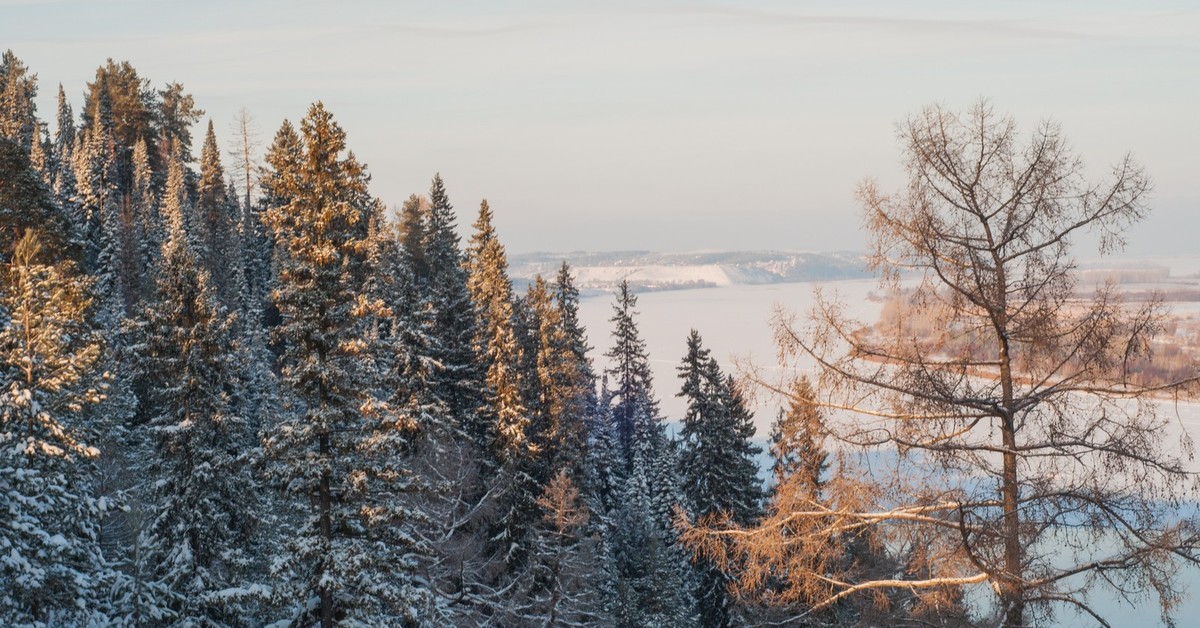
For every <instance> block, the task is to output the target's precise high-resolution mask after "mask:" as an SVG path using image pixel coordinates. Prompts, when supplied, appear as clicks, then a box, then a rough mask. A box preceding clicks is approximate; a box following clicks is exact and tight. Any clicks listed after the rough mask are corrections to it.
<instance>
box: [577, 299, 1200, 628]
mask: <svg viewBox="0 0 1200 628" xmlns="http://www.w3.org/2000/svg"><path fill="white" fill-rule="evenodd" d="M818 287H819V288H820V289H821V290H822V291H823V292H824V293H825V294H826V295H831V294H836V295H837V296H838V297H839V298H840V299H841V300H842V301H844V302H845V303H846V304H847V312H848V313H849V314H851V315H853V316H855V317H857V318H859V319H861V320H864V321H868V322H873V321H874V320H875V318H876V316H877V314H878V310H879V306H880V304H879V302H878V301H876V300H874V299H872V298H871V297H872V296H873V295H880V294H883V293H884V290H882V289H881V288H880V287H879V285H878V282H877V281H876V280H874V279H864V280H853V281H837V282H827V283H792V284H768V285H732V286H725V287H720V288H705V289H696V290H677V291H665V292H649V293H642V294H639V295H638V307H637V310H638V312H639V315H638V317H637V322H638V328H639V330H640V331H641V333H642V338H643V339H644V340H645V341H646V345H647V349H648V351H649V354H650V360H651V367H652V369H653V372H654V388H655V393H656V394H657V396H658V399H659V401H660V403H661V407H662V410H663V413H664V414H665V415H666V417H667V418H668V419H670V420H671V421H677V420H678V419H679V418H680V417H681V416H683V411H684V405H683V403H682V401H681V400H680V399H679V398H677V397H676V396H675V394H676V393H677V392H678V391H679V383H680V382H679V378H678V375H677V373H676V370H675V369H676V367H677V366H678V365H679V363H680V361H681V360H682V358H683V355H684V353H685V349H686V345H685V342H686V339H687V335H688V332H689V330H691V329H693V328H695V329H696V330H698V331H699V332H700V335H701V336H702V337H703V339H704V344H705V346H706V347H708V348H709V349H710V350H711V351H712V353H713V356H714V357H716V358H717V359H718V360H719V361H720V362H721V365H722V367H723V368H724V369H725V370H726V372H730V373H734V374H736V369H735V367H734V365H733V361H734V359H735V358H736V359H738V360H742V361H745V360H749V361H751V362H753V363H754V364H756V365H759V366H760V367H765V368H773V369H776V370H778V366H776V364H777V361H776V358H775V355H776V351H775V344H774V341H773V336H772V330H771V325H770V321H771V318H772V316H773V314H774V311H775V307H776V305H782V306H784V307H786V308H788V309H790V310H791V311H793V312H795V313H796V314H797V315H798V316H799V317H801V318H802V317H803V316H804V315H805V313H806V312H807V311H808V310H809V309H810V308H811V307H812V305H813V304H814V302H815V298H814V289H815V288H818ZM612 304H613V297H612V296H611V295H604V296H593V297H587V298H585V299H584V300H583V302H582V307H581V313H580V317H581V319H582V322H583V324H584V325H585V326H586V328H587V331H588V338H589V340H590V342H591V344H592V346H593V347H594V350H593V352H592V355H593V359H594V360H595V362H596V368H597V371H600V370H601V369H603V367H604V366H605V362H606V359H605V358H604V357H603V354H604V353H605V352H606V351H608V349H609V347H610V345H611V337H610V333H611V324H610V323H609V319H610V318H611V317H612V312H613V310H612ZM777 408H778V403H775V402H772V401H770V400H767V399H759V401H758V404H757V408H756V414H755V423H756V426H757V428H758V435H759V439H760V440H762V439H765V437H766V434H767V431H768V429H769V427H770V424H771V421H772V420H773V419H774V417H775V413H776V409H777ZM1164 410H1165V411H1166V412H1167V413H1169V414H1168V415H1169V416H1171V417H1172V418H1173V419H1174V420H1173V421H1172V432H1173V433H1170V434H1165V435H1164V437H1165V438H1169V439H1172V440H1176V439H1177V438H1178V435H1179V431H1182V430H1186V431H1187V432H1189V433H1190V434H1192V435H1193V436H1194V437H1200V406H1197V405H1196V404H1191V403H1188V404H1179V405H1175V404H1171V406H1170V407H1168V408H1164ZM1193 465H1194V467H1195V468H1194V470H1196V471H1200V461H1193ZM1184 580H1185V584H1186V585H1187V586H1188V587H1189V588H1190V590H1192V591H1195V592H1197V593H1198V594H1200V569H1190V570H1189V571H1188V572H1187V573H1186V574H1185V575H1184ZM1094 598H1095V599H1094V600H1093V602H1094V604H1095V606H1096V608H1098V609H1102V611H1103V615H1104V616H1105V617H1106V619H1108V621H1109V622H1110V623H1111V624H1112V625H1113V626H1139V627H1140V626H1159V625H1162V624H1161V621H1160V619H1159V614H1158V610H1157V606H1156V605H1155V604H1154V603H1151V604H1149V605H1145V606H1142V607H1137V608H1131V607H1129V606H1124V605H1120V604H1118V603H1117V602H1116V601H1115V596H1112V595H1107V596H1106V592H1105V591H1103V590H1102V589H1097V590H1096V591H1095V592H1094ZM1175 618H1176V620H1177V623H1178V624H1179V625H1180V626H1200V599H1196V598H1192V599H1189V600H1188V601H1186V602H1184V604H1183V606H1182V608H1180V609H1179V610H1178V611H1177V612H1176V613H1175ZM1059 621H1060V623H1059V624H1058V625H1063V626H1092V625H1095V624H1094V622H1090V621H1083V620H1073V618H1072V616H1070V615H1067V614H1066V613H1064V616H1063V617H1060V618H1059Z"/></svg>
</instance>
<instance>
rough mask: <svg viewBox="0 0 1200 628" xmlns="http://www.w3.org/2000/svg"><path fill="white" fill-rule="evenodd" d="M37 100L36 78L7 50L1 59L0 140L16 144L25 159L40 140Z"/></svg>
mask: <svg viewBox="0 0 1200 628" xmlns="http://www.w3.org/2000/svg"><path fill="white" fill-rule="evenodd" d="M36 98H37V75H36V74H30V73H29V67H28V66H26V65H25V63H24V62H23V61H21V60H20V59H18V58H17V55H15V54H13V51H12V50H6V51H5V52H4V54H3V55H2V56H0V137H3V138H8V139H10V140H13V141H14V142H16V143H17V144H18V145H19V146H20V147H21V149H22V150H24V151H25V154H26V155H27V156H28V155H29V153H30V151H31V150H33V145H34V143H35V142H38V141H40V139H41V138H40V137H39V133H38V122H37V102H36V101H35V99H36Z"/></svg>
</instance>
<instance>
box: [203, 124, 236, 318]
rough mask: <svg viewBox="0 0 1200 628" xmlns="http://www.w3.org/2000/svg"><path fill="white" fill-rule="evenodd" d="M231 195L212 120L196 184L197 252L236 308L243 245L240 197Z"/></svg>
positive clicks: (222, 294) (226, 300) (217, 287)
mask: <svg viewBox="0 0 1200 628" xmlns="http://www.w3.org/2000/svg"><path fill="white" fill-rule="evenodd" d="M229 197H230V194H229V190H228V188H227V187H226V185H225V168H224V167H222V165H221V150H220V148H219V147H218V146H217V136H216V133H215V132H214V131H213V123H212V120H209V121H208V131H207V132H206V133H205V135H204V145H203V147H202V148H201V152H200V181H199V183H198V184H197V186H196V208H195V214H196V215H195V224H194V227H195V228H196V229H198V234H197V235H198V237H199V243H200V248H199V249H198V250H197V254H198V255H199V258H200V263H201V265H202V266H203V268H204V269H205V271H206V272H207V273H208V274H209V276H210V277H212V280H213V288H214V289H215V290H216V292H217V296H218V298H219V299H220V300H221V303H222V305H224V306H225V307H227V308H230V309H231V310H234V311H236V310H237V309H238V304H239V300H240V294H239V291H238V288H239V285H238V284H239V283H240V282H239V281H238V279H239V277H238V275H237V271H238V266H239V262H240V260H241V257H242V256H241V253H242V250H241V249H242V247H241V239H240V238H239V237H238V231H237V214H238V209H237V207H238V203H237V200H236V198H237V197H236V194H235V195H234V199H233V200H232V201H231V199H230V198H229Z"/></svg>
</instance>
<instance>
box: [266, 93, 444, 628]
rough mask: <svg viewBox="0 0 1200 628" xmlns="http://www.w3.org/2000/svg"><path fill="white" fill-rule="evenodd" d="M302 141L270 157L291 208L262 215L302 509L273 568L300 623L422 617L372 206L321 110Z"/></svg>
mask: <svg viewBox="0 0 1200 628" xmlns="http://www.w3.org/2000/svg"><path fill="white" fill-rule="evenodd" d="M286 128H287V127H286V126H285V129H286ZM281 134H283V135H286V134H287V132H286V131H285V130H284V129H281ZM301 136H302V141H301V142H300V143H299V145H300V146H301V150H300V151H299V155H298V157H299V158H298V159H297V160H296V161H294V162H293V161H283V160H280V159H276V160H275V163H273V164H272V165H273V166H274V167H275V168H276V172H274V173H273V175H272V177H271V179H272V181H274V182H276V183H275V184H274V185H275V187H274V189H273V191H274V192H275V193H276V198H280V197H282V198H286V199H287V202H286V203H285V204H282V205H278V206H271V207H269V209H268V210H267V211H266V215H265V217H266V221H267V224H268V226H269V228H270V229H271V231H272V233H273V235H274V237H275V241H276V243H277V246H278V249H277V250H278V252H279V279H278V283H277V285H276V287H275V289H274V290H273V292H272V300H273V301H274V303H275V304H276V307H278V309H279V312H280V315H281V316H282V322H281V324H280V325H279V327H277V328H276V330H275V335H276V340H277V341H278V342H279V343H280V344H281V345H282V351H283V355H282V380H281V385H282V386H281V387H282V389H283V392H284V393H285V394H286V395H287V401H286V404H285V413H284V415H283V417H282V418H281V420H279V421H278V422H277V423H276V424H275V425H274V426H272V428H271V429H270V431H269V435H268V438H267V441H266V450H267V455H268V457H269V458H271V459H272V460H273V463H272V465H271V476H272V477H273V478H275V479H276V480H277V481H278V482H279V485H280V486H281V487H282V488H283V489H284V490H285V491H286V492H287V494H288V495H289V496H291V498H292V500H293V504H294V505H295V506H296V507H297V508H298V509H299V510H300V511H301V512H300V518H299V520H298V521H297V522H296V524H295V525H294V526H293V527H292V528H291V529H290V531H289V532H288V538H287V541H286V546H285V548H284V551H283V552H282V554H281V555H280V556H279V557H278V558H277V559H276V560H275V561H274V562H273V565H272V570H273V572H274V576H275V579H276V581H277V582H278V585H277V587H276V591H277V597H278V599H279V601H280V602H281V604H282V605H283V606H284V607H285V609H286V611H287V612H288V614H289V615H290V616H291V620H292V621H293V622H296V623H302V624H315V623H319V624H320V625H321V626H323V627H331V626H333V625H334V623H335V622H344V623H361V624H379V623H382V622H384V621H389V622H394V623H397V624H404V625H416V624H417V623H418V622H420V621H422V617H424V616H425V613H426V611H427V609H428V595H427V593H426V592H424V591H423V590H421V588H419V587H418V586H417V585H416V583H415V582H414V580H413V576H412V574H411V570H412V568H413V566H414V561H415V557H414V555H413V554H414V551H415V549H416V548H414V547H413V544H414V541H413V537H412V534H411V531H410V527H411V525H412V523H411V517H412V513H411V512H410V510H409V509H408V508H407V507H406V506H405V504H404V502H403V500H402V496H403V492H404V491H405V490H407V488H408V487H409V481H408V477H407V469H406V468H405V466H404V461H405V458H404V457H403V456H399V455H397V452H398V451H403V450H404V449H405V448H406V447H407V446H408V444H409V442H410V440H411V434H412V431H413V429H414V428H415V427H416V425H415V420H413V418H412V417H411V416H408V415H406V414H402V413H397V412H394V411H393V410H392V409H390V408H388V406H387V404H386V403H385V402H384V400H382V399H380V398H378V396H377V393H378V390H379V384H378V382H379V379H378V378H379V377H380V373H379V372H378V370H377V369H375V368H374V360H373V357H374V356H373V355H371V351H370V348H371V346H370V342H369V337H368V335H369V333H370V331H371V330H372V329H373V328H374V327H375V318H376V317H378V316H381V315H384V314H385V311H384V308H383V306H382V304H380V303H379V302H378V300H373V299H370V298H368V296H367V295H366V294H364V293H363V290H362V285H363V283H364V282H365V281H366V279H367V277H368V276H369V274H370V273H371V272H373V269H371V268H370V267H369V263H368V243H369V240H368V219H369V218H370V214H371V212H372V210H373V208H374V206H375V204H374V202H373V201H372V200H371V198H370V197H369V195H368V192H367V179H368V176H367V173H366V170H365V168H364V167H363V166H362V165H361V164H360V163H359V162H358V161H357V160H356V159H355V158H354V156H353V154H347V155H345V156H343V153H344V151H345V148H346V142H345V134H344V132H343V131H342V129H341V127H340V126H338V125H337V123H336V122H334V120H333V117H332V116H331V115H330V113H329V112H328V111H327V110H326V109H325V107H324V105H322V104H321V103H319V102H318V103H316V104H314V105H313V106H312V107H311V108H310V109H309V112H308V115H307V116H306V117H305V119H304V121H303V122H302V124H301ZM278 156H279V155H276V157H278ZM385 618H386V619H385Z"/></svg>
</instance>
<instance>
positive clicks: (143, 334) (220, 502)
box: [0, 52, 762, 626]
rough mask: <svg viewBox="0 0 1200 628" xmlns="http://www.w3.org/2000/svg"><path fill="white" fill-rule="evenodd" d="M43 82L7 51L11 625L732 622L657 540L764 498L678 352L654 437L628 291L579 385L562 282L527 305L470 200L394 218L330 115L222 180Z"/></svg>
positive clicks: (5, 468)
mask: <svg viewBox="0 0 1200 628" xmlns="http://www.w3.org/2000/svg"><path fill="white" fill-rule="evenodd" d="M39 87H40V86H39V84H38V82H37V76H36V75H35V74H34V73H33V72H32V71H31V70H30V69H28V68H27V67H26V66H25V65H24V64H23V63H22V62H21V61H20V59H18V58H17V57H16V56H15V55H14V54H13V53H12V52H8V53H6V54H5V56H4V57H3V62H2V64H0V233H2V235H3V241H2V243H0V245H2V248H0V254H2V256H3V262H4V269H5V273H4V282H3V284H2V287H3V305H2V307H0V316H2V319H0V320H2V322H3V325H4V328H3V335H2V336H0V348H2V350H3V362H2V364H3V373H4V381H5V384H4V402H3V414H2V415H0V421H2V423H0V456H3V460H2V461H0V500H2V509H3V511H4V512H5V518H6V521H4V522H3V526H2V527H0V591H2V592H0V617H3V620H4V621H3V623H5V624H7V625H89V624H90V625H109V624H111V625H137V626H151V625H203V626H241V625H265V624H271V623H278V624H279V625H289V624H291V625H317V624H321V625H330V624H340V625H381V626H382V625H414V626H415V625H447V624H455V625H500V626H523V625H529V626H533V625H538V626H542V625H623V626H646V625H680V626H683V625H698V624H699V623H701V622H703V623H704V624H705V625H728V624H730V623H731V622H735V619H734V618H735V617H736V616H737V615H736V614H735V611H734V610H733V606H732V604H731V602H730V601H729V599H728V597H727V595H726V594H725V593H724V589H723V587H722V586H720V585H721V583H722V581H721V575H720V573H719V572H715V571H714V570H713V569H712V568H711V566H705V565H693V564H692V563H691V561H690V553H689V552H687V551H686V550H684V548H683V547H682V546H681V545H680V544H679V542H678V539H677V533H676V531H675V528H674V525H673V521H674V517H675V512H674V510H673V509H674V508H676V507H679V506H684V507H685V508H686V509H687V511H688V512H696V513H703V512H708V511H713V510H716V509H723V508H730V507H736V508H737V509H738V512H739V513H740V515H739V516H741V517H744V518H747V519H745V520H746V521H749V519H748V517H752V516H754V513H755V512H756V509H757V508H758V507H759V501H760V497H761V491H762V489H761V486H760V481H759V479H758V478H757V476H756V468H755V464H754V462H753V460H752V457H753V456H754V455H755V453H756V452H757V449H756V448H755V447H753V446H752V445H750V443H749V439H750V438H751V437H752V435H753V427H752V426H751V425H750V415H749V412H748V411H747V409H746V406H745V403H744V401H743V400H742V399H741V398H740V397H739V396H737V393H736V386H735V385H734V384H733V383H732V380H730V379H728V378H727V376H726V375H725V374H724V373H722V372H721V370H720V368H719V367H718V366H717V363H716V361H715V360H713V359H712V358H711V357H710V356H709V355H708V353H707V352H706V351H705V350H704V349H703V347H702V346H701V344H700V339H699V336H698V335H695V334H693V337H692V339H691V340H689V341H688V344H687V345H686V347H687V351H688V357H687V359H686V360H685V361H684V363H683V366H681V369H683V375H684V376H685V377H684V384H683V392H681V393H680V394H683V395H686V396H687V397H688V399H689V401H690V403H691V407H692V410H689V415H688V418H687V419H686V420H685V425H690V426H691V428H690V431H689V428H687V427H685V429H684V431H683V432H682V433H681V434H680V437H679V438H676V439H673V438H671V437H670V436H669V435H668V433H667V429H666V425H665V420H666V419H665V417H663V416H662V415H661V414H660V413H659V410H658V406H657V402H656V401H655V392H654V390H653V388H652V382H651V381H650V371H649V367H648V365H647V359H648V356H647V355H646V352H645V346H644V343H643V342H642V341H641V339H640V338H639V335H638V329H637V322H636V310H635V307H636V302H637V299H636V296H635V295H634V294H632V293H631V292H629V291H622V292H620V294H618V295H617V297H616V301H615V305H614V314H613V325H614V328H613V338H612V349H611V350H610V351H609V352H608V354H607V355H608V356H609V357H610V359H611V361H612V364H613V367H612V369H611V370H610V371H609V372H605V373H596V372H595V370H594V368H593V366H592V360H591V357H590V356H591V352H592V351H593V349H592V347H591V345H590V344H589V341H588V336H587V334H586V332H585V330H584V329H583V328H582V327H581V326H580V323H579V318H578V307H579V293H578V291H577V290H576V288H575V286H574V285H573V283H572V274H571V270H570V268H569V267H568V266H567V265H566V264H564V265H563V266H562V268H561V269H560V271H559V272H558V273H557V275H556V276H553V277H547V278H545V279H542V278H538V280H537V281H536V282H535V283H534V284H533V285H532V286H531V287H530V288H529V290H528V291H527V292H526V293H525V294H516V293H514V291H513V289H512V285H511V282H510V281H509V278H508V275H507V262H506V255H505V250H504V247H503V245H502V244H501V242H500V239H499V236H498V234H497V233H496V230H495V228H494V226H493V224H492V210H491V209H490V208H489V207H488V204H487V202H486V201H483V202H482V203H481V205H480V207H479V211H478V213H476V214H475V215H474V224H473V226H472V229H471V234H472V235H471V237H470V239H469V240H468V241H467V242H460V237H459V235H458V227H457V223H458V221H459V216H458V214H457V212H456V210H455V209H454V207H453V205H452V204H451V201H450V197H449V193H448V191H447V187H446V185H445V183H444V182H443V181H442V179H441V177H439V176H434V178H433V182H432V184H431V187H430V189H429V190H428V193H427V194H425V195H413V196H412V197H411V198H409V199H408V200H407V201H406V202H405V203H404V204H403V206H402V207H401V208H399V210H398V211H392V210H390V209H388V208H385V207H384V205H383V203H382V202H381V201H379V200H378V199H376V198H374V197H372V196H371V193H370V190H369V188H368V182H369V180H370V175H369V173H368V170H367V167H366V165H365V164H362V163H360V162H359V161H357V160H356V158H355V157H354V155H353V153H352V151H351V149H350V147H349V146H348V144H347V138H346V137H345V134H344V133H343V131H342V130H341V128H340V127H339V126H338V124H337V122H336V120H335V119H334V117H333V115H332V113H331V112H329V111H327V110H326V108H325V107H324V106H323V105H322V104H321V103H316V104H314V105H312V106H311V107H310V108H309V109H308V111H307V113H305V115H304V116H303V118H302V119H301V120H300V121H299V122H298V123H297V124H293V123H292V122H288V121H284V122H283V123H282V124H281V126H280V127H279V130H278V132H276V133H275V135H274V139H273V140H272V141H271V142H270V145H269V146H268V147H267V149H266V151H265V154H264V155H262V156H261V162H260V160H259V158H258V156H256V155H253V154H250V153H249V152H248V151H246V150H245V149H244V144H242V142H243V140H245V139H246V138H244V137H242V138H226V139H227V141H226V144H229V145H238V146H239V150H241V151H242V152H238V153H235V154H234V155H233V157H234V159H233V160H232V162H231V160H230V159H229V156H230V155H229V154H228V153H226V152H225V151H224V150H222V144H221V143H220V142H218V139H217V135H216V133H215V131H214V124H213V122H212V121H207V123H206V124H204V122H205V121H204V118H203V111H202V110H201V109H200V108H199V106H198V104H197V103H198V100H196V99H193V97H192V96H191V95H190V94H188V93H187V92H186V90H185V89H184V88H183V86H182V85H179V84H174V83H173V84H170V85H167V86H165V87H163V88H157V87H155V86H152V84H151V82H150V81H149V80H148V79H147V78H144V77H142V76H140V75H139V74H138V72H137V70H136V69H135V68H134V67H133V66H132V65H130V64H128V63H116V62H113V61H111V60H110V61H109V62H107V63H106V64H105V65H103V66H101V67H100V68H98V70H97V72H96V78H95V81H94V82H91V83H89V84H88V85H87V86H86V89H85V90H84V99H83V101H82V103H80V102H78V101H76V102H73V99H72V98H70V97H68V95H67V90H66V89H65V88H63V87H61V86H60V87H59V90H58V107H57V110H56V111H55V112H53V115H52V116H50V117H52V118H53V124H48V123H47V122H46V121H44V120H43V117H44V116H42V115H39V112H38V111H37V110H36V104H35V97H36V94H37V90H38V89H39ZM76 111H78V114H76ZM243 122H245V120H243ZM193 129H200V130H203V134H202V137H199V138H193V135H192V132H193ZM243 130H244V129H243ZM197 148H198V152H199V159H196V158H195V157H194V156H193V152H194V151H195V150H196V149H197ZM230 163H233V164H235V165H234V167H232V168H230V167H228V165H227V164H230ZM247 186H249V187H247ZM683 332H686V330H682V331H681V335H680V338H681V343H680V349H681V352H682V351H683V350H684V347H685V345H684V343H683V342H682V341H683V337H684V333H683ZM666 384H667V385H668V386H669V385H670V383H666Z"/></svg>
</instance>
